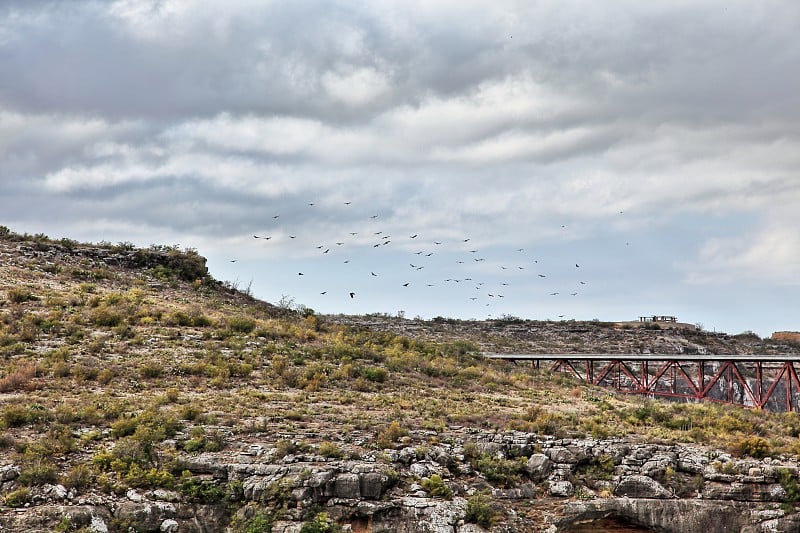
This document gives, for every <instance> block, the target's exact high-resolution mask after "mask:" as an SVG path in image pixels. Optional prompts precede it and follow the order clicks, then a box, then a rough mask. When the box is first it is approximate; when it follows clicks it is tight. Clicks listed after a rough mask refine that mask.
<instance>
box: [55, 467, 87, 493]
mask: <svg viewBox="0 0 800 533" xmlns="http://www.w3.org/2000/svg"><path fill="white" fill-rule="evenodd" d="M93 480H94V474H93V473H92V469H91V468H90V467H89V466H88V465H85V464H79V465H75V466H73V467H72V468H71V469H70V471H69V472H67V473H66V474H65V475H64V476H63V477H62V478H61V484H62V485H64V486H65V487H66V488H68V489H75V490H76V491H77V492H79V493H80V492H83V491H84V490H86V489H88V488H89V487H90V486H91V484H92V481H93Z"/></svg>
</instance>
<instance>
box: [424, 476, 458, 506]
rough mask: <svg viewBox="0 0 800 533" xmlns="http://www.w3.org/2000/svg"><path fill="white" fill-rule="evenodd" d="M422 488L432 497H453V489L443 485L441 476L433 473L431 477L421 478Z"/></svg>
mask: <svg viewBox="0 0 800 533" xmlns="http://www.w3.org/2000/svg"><path fill="white" fill-rule="evenodd" d="M421 485H422V490H424V491H425V492H427V493H428V494H430V495H431V496H433V497H434V498H445V499H447V500H449V499H451V498H452V497H453V491H452V490H450V487H448V486H447V485H445V483H444V480H443V479H442V476H440V475H439V474H433V475H432V476H431V477H429V478H427V479H423V480H422V483H421Z"/></svg>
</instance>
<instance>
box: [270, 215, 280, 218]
mask: <svg viewBox="0 0 800 533" xmlns="http://www.w3.org/2000/svg"><path fill="white" fill-rule="evenodd" d="M279 216H280V215H275V216H273V217H272V218H278V217H279Z"/></svg>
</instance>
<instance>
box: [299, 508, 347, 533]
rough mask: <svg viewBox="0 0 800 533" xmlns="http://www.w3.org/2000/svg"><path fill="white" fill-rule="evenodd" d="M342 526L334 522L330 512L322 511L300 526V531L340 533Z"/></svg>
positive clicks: (302, 532) (303, 532) (301, 532)
mask: <svg viewBox="0 0 800 533" xmlns="http://www.w3.org/2000/svg"><path fill="white" fill-rule="evenodd" d="M340 531H342V527H341V526H340V525H339V524H337V523H336V522H334V521H333V520H332V519H331V517H330V516H328V513H325V512H322V513H317V515H316V516H315V517H314V518H313V519H311V520H309V521H308V522H305V523H304V524H303V526H302V527H301V528H300V533H339V532H340Z"/></svg>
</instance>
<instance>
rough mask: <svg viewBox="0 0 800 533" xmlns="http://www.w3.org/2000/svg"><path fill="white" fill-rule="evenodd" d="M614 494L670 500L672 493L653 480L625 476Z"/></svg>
mask: <svg viewBox="0 0 800 533" xmlns="http://www.w3.org/2000/svg"><path fill="white" fill-rule="evenodd" d="M614 494H615V495H617V496H628V497H630V498H658V499H664V498H671V497H672V493H671V492H670V491H668V490H667V489H665V488H664V486H663V485H661V483H659V482H658V481H656V480H655V479H653V478H650V477H647V476H642V475H633V476H627V477H625V478H623V479H622V481H620V482H619V485H617V488H616V490H615V491H614Z"/></svg>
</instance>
